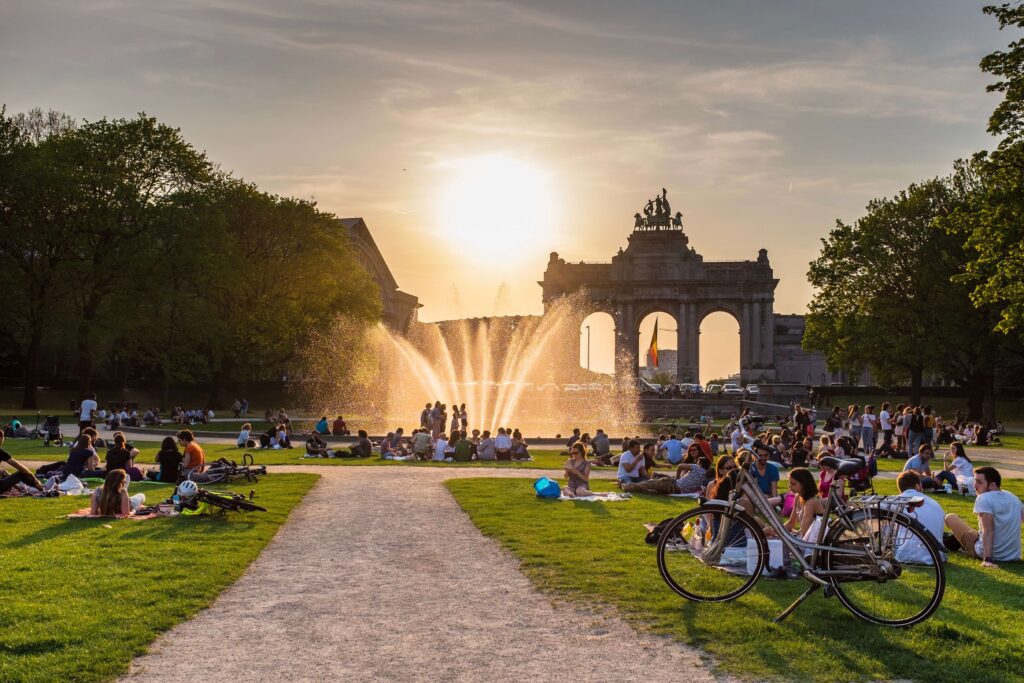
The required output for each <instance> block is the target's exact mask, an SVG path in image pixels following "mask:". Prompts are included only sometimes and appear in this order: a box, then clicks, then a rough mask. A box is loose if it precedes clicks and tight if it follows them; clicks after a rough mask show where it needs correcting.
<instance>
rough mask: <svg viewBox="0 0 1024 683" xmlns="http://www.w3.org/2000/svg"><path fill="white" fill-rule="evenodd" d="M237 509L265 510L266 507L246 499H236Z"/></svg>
mask: <svg viewBox="0 0 1024 683" xmlns="http://www.w3.org/2000/svg"><path fill="white" fill-rule="evenodd" d="M236 503H237V504H238V509H239V510H248V511H249V512H266V511H267V508H265V507H261V506H259V505H257V504H256V503H251V502H249V501H247V500H239V501H236Z"/></svg>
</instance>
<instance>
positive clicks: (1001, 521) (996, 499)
mask: <svg viewBox="0 0 1024 683" xmlns="http://www.w3.org/2000/svg"><path fill="white" fill-rule="evenodd" d="M1020 510H1021V505H1020V498H1018V497H1017V496H1015V495H1013V494H1012V493H1010V492H1009V491H1003V490H996V491H986V492H985V493H982V494H981V495H980V496H978V497H977V498H976V499H975V501H974V512H975V514H977V513H979V512H987V513H988V514H990V515H992V518H993V523H994V527H995V528H994V534H993V536H994V537H993V539H992V559H993V560H995V561H996V562H1014V561H1016V560H1019V559H1021V557H1020ZM979 526H980V525H979ZM984 533H985V532H984V531H980V532H979V535H978V542H977V543H975V544H974V552H975V554H976V555H977V556H978V557H983V556H984V550H985V546H984V544H983V543H982V541H983V540H984V539H983V537H982V534H984Z"/></svg>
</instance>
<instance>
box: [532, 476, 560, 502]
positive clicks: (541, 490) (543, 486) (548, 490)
mask: <svg viewBox="0 0 1024 683" xmlns="http://www.w3.org/2000/svg"><path fill="white" fill-rule="evenodd" d="M533 490H534V491H536V492H537V495H538V496H540V497H541V498H559V497H560V496H561V495H562V487H561V486H560V485H559V484H558V482H557V481H555V480H554V479H548V478H547V477H541V478H540V479H538V480H537V481H535V482H533Z"/></svg>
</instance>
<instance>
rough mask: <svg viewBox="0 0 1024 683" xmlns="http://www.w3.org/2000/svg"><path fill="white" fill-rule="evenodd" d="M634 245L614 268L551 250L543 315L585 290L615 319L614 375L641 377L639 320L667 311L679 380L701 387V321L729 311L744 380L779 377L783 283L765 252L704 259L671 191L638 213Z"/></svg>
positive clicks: (631, 243) (621, 251)
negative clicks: (778, 293)
mask: <svg viewBox="0 0 1024 683" xmlns="http://www.w3.org/2000/svg"><path fill="white" fill-rule="evenodd" d="M633 218H634V225H633V232H632V234H631V235H629V238H628V241H629V243H628V245H627V246H626V248H625V249H621V248H620V249H619V253H618V254H616V255H615V256H613V257H612V260H611V263H584V262H582V261H581V262H579V263H569V262H567V261H566V260H565V259H563V258H560V257H559V255H558V254H557V253H552V254H551V258H550V260H549V261H548V267H547V270H545V271H544V279H543V280H542V281H541V282H540V283H539V284H540V285H541V287H542V288H543V290H544V294H543V297H544V310H545V311H547V309H548V308H549V306H550V305H551V304H552V303H553V302H554V301H555V300H556V299H558V298H559V297H561V296H564V295H567V294H572V293H574V292H581V293H582V294H583V296H584V297H585V299H586V300H587V301H589V302H590V304H591V310H589V311H584V314H585V315H586V314H589V313H594V312H598V311H603V312H605V313H608V314H610V315H611V316H612V319H613V320H614V321H615V373H616V375H617V376H619V377H624V376H629V375H633V376H635V375H637V374H638V372H639V362H640V358H639V331H640V322H641V321H642V320H643V319H644V317H646V316H647V315H648V314H649V313H653V312H655V311H663V312H665V313H669V314H670V315H672V316H673V317H674V318H675V319H676V323H677V325H676V334H677V335H678V339H677V343H678V347H677V348H678V352H677V354H678V355H677V358H678V360H677V366H676V376H677V380H676V381H678V382H697V381H699V380H698V367H699V364H700V359H699V357H698V354H699V349H700V344H699V343H698V340H699V335H700V324H701V321H702V320H704V318H705V317H706V316H708V315H710V314H711V313H715V312H717V311H724V312H726V313H729V314H731V315H732V316H733V317H734V318H735V319H736V321H737V322H738V323H739V334H740V379H741V381H743V382H758V381H772V380H774V379H775V362H774V344H775V340H774V317H775V314H774V310H773V304H774V301H775V287H776V285H777V284H778V283H779V281H778V280H776V279H775V277H774V275H773V273H772V267H771V265H770V264H769V263H768V251H767V250H766V249H761V250H760V251H758V253H757V259H756V260H752V261H705V260H704V257H703V256H701V255H700V254H698V253H697V251H696V250H695V249H694V248H693V247H691V246H690V245H689V239H688V238H687V236H686V233H685V232H684V231H683V221H682V213H680V212H678V211H677V212H676V213H675V214H673V213H672V211H671V205H670V204H669V200H668V192H667V191H666V190H664V189H662V191H661V194H660V195H658V196H657V197H655V198H654V199H651V200H649V201H648V202H647V204H646V205H645V207H644V209H643V212H640V213H637V214H635V215H634V217H633Z"/></svg>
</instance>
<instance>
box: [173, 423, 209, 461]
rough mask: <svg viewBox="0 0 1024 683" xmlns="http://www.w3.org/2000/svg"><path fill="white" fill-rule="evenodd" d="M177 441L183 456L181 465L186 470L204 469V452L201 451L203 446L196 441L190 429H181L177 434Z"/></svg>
mask: <svg viewBox="0 0 1024 683" xmlns="http://www.w3.org/2000/svg"><path fill="white" fill-rule="evenodd" d="M177 437H178V443H179V444H180V445H181V447H182V449H183V451H184V458H183V460H182V463H181V465H182V467H184V468H185V469H186V470H196V471H199V472H202V471H203V470H205V469H206V453H205V452H204V451H203V447H202V446H200V445H199V442H198V441H196V437H195V434H193V433H192V430H191V429H182V430H181V431H180V432H178V434H177Z"/></svg>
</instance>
